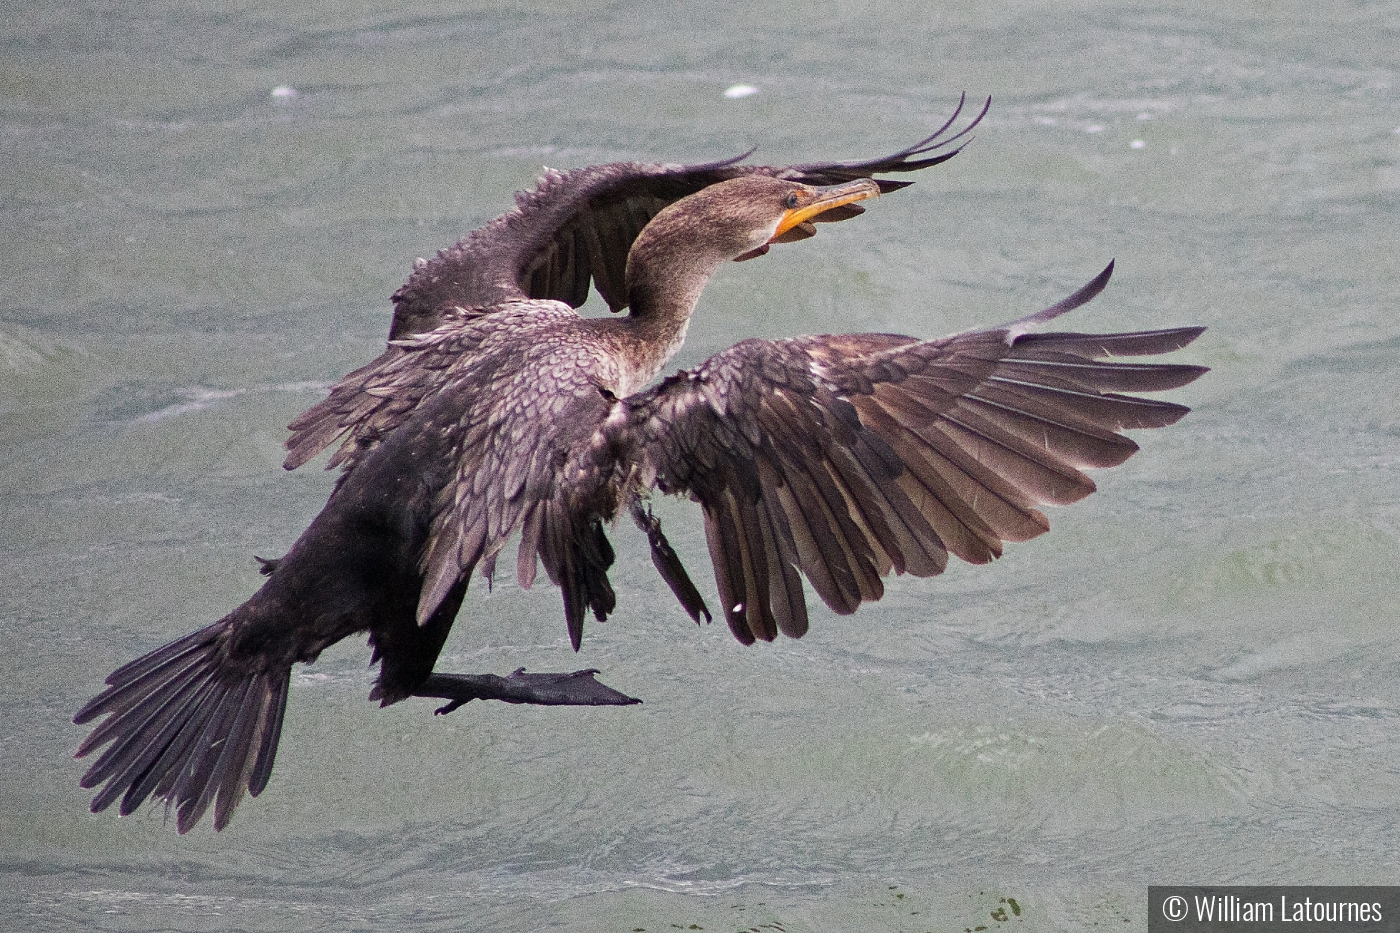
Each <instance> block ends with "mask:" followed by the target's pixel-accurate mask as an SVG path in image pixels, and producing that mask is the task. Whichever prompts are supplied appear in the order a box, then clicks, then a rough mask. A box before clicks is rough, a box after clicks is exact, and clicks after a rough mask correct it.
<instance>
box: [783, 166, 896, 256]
mask: <svg viewBox="0 0 1400 933" xmlns="http://www.w3.org/2000/svg"><path fill="white" fill-rule="evenodd" d="M803 193H804V194H805V195H807V197H805V198H803V199H802V202H801V203H799V204H798V205H797V206H796V207H793V208H789V209H788V210H787V212H786V213H784V214H783V216H782V219H781V220H779V221H778V229H777V230H776V231H775V232H774V233H773V237H772V239H770V240H769V241H768V242H770V243H779V242H784V241H783V240H780V239H779V238H780V237H782V236H783V234H785V233H787V232H788V231H789V230H791V229H793V228H794V227H796V226H798V225H799V224H805V223H808V222H809V221H812V220H814V219H816V218H817V216H818V215H820V214H824V213H826V212H827V211H829V210H832V209H833V208H837V207H844V206H845V205H847V204H852V203H854V202H856V201H864V200H865V199H866V198H875V197H879V196H880V186H879V185H877V184H875V182H874V180H873V179H870V178H857V179H856V180H855V181H848V182H846V183H845V184H841V185H826V186H823V187H820V188H808V189H806V191H805V192H803ZM855 213H859V209H857V210H856V211H855ZM841 219H845V218H844V217H843V218H841ZM808 235H809V236H810V234H808Z"/></svg>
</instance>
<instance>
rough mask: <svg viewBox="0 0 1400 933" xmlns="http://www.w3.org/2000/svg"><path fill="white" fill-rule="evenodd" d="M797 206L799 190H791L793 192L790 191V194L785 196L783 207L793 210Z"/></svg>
mask: <svg viewBox="0 0 1400 933" xmlns="http://www.w3.org/2000/svg"><path fill="white" fill-rule="evenodd" d="M796 206H797V192H796V191H791V192H789V193H788V196H787V197H786V198H783V207H786V208H787V209H788V210H792V209H793V208H794V207H796Z"/></svg>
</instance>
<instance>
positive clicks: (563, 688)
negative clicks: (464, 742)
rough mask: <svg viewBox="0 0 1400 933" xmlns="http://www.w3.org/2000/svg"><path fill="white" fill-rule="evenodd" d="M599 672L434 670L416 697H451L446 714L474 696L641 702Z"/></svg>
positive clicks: (565, 702)
mask: <svg viewBox="0 0 1400 933" xmlns="http://www.w3.org/2000/svg"><path fill="white" fill-rule="evenodd" d="M596 673H598V671H597V670H596V669H593V668H589V669H588V670H583V671H574V672H573V673H572V674H527V673H525V668H523V667H522V668H519V669H518V670H516V671H515V673H513V674H510V675H508V676H506V677H498V676H497V675H495V674H430V675H428V679H427V680H425V681H424V682H423V686H421V687H419V688H418V689H417V690H415V691H414V692H413V696H416V697H438V698H441V699H444V700H451V701H452V702H451V703H448V704H447V705H445V706H441V707H439V708H438V709H437V710H436V711H435V714H436V715H438V716H445V715H447V714H448V713H450V712H452V711H453V710H455V709H456V708H457V707H459V706H463V705H465V704H467V703H470V702H471V701H472V700H502V701H504V702H506V703H537V704H539V705H541V706H629V705H631V704H633V703H640V702H642V701H641V700H639V699H637V698H636V697H629V696H628V695H627V694H625V693H619V692H618V691H616V690H614V689H613V688H612V687H609V686H608V685H607V684H600V683H599V682H598V681H596V680H594V679H593V675H594V674H596Z"/></svg>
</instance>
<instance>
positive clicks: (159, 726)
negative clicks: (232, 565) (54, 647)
mask: <svg viewBox="0 0 1400 933" xmlns="http://www.w3.org/2000/svg"><path fill="white" fill-rule="evenodd" d="M231 619H232V617H228V618H225V619H223V620H221V621H220V622H216V623H215V624H213V625H211V626H208V627H206V628H204V629H201V630H200V631H198V632H194V633H192V634H190V635H187V636H185V637H184V638H181V639H178V640H176V641H173V642H171V643H170V644H168V645H165V646H164V647H161V648H157V649H156V650H155V651H152V652H151V653H150V654H147V655H145V656H144V657H141V658H138V659H136V660H135V661H132V662H131V663H130V664H126V665H124V666H122V667H120V668H118V669H117V670H116V671H114V672H113V673H112V674H111V676H109V677H108V678H107V684H108V688H107V690H105V691H104V692H103V693H101V694H99V695H98V696H97V697H95V698H93V700H92V701H91V702H89V703H88V704H87V705H86V706H84V707H83V708H82V709H81V710H79V711H78V714H77V715H76V716H75V717H74V718H73V721H74V722H75V723H79V724H82V723H86V722H89V721H91V720H93V719H96V718H97V717H99V716H106V717H107V718H106V719H105V720H104V721H103V722H102V723H101V724H100V725H98V726H97V727H96V728H95V729H94V730H93V731H92V734H91V735H89V736H88V737H87V739H86V740H84V741H83V743H82V745H80V746H79V747H78V752H77V756H76V757H79V758H82V757H84V756H86V755H88V754H90V753H91V752H93V751H95V750H96V749H98V748H101V747H102V746H104V745H108V743H110V745H109V747H108V748H107V749H106V751H104V752H103V753H102V755H101V756H100V757H99V758H98V759H97V761H96V762H94V763H93V765H92V767H90V768H89V769H88V771H87V773H86V774H84V775H83V778H82V781H81V782H80V783H81V785H82V786H83V787H88V788H91V787H97V786H98V785H105V786H103V787H102V789H101V790H100V791H99V792H98V794H97V796H95V797H94V798H93V801H92V810H93V812H94V813H96V812H99V811H101V810H105V809H106V808H107V807H108V806H110V805H111V804H112V803H113V802H114V801H116V800H117V799H118V798H120V799H121V806H120V808H119V809H120V812H121V814H122V815H123V816H125V815H127V814H129V813H131V812H133V811H134V810H135V809H136V808H137V807H139V806H140V805H141V804H142V803H143V802H145V800H146V799H147V798H148V797H151V796H154V797H156V798H159V799H164V800H165V802H166V808H167V812H169V810H170V809H171V808H174V809H175V811H176V814H177V828H178V829H179V831H180V832H181V833H184V832H187V831H189V829H190V828H191V827H193V826H194V825H195V824H196V823H198V822H199V820H200V818H201V817H202V816H203V815H204V813H205V812H206V811H207V810H208V809H209V806H210V804H211V803H212V804H214V805H215V807H214V828H215V829H223V828H224V826H226V825H227V824H228V821H229V817H230V816H231V815H232V814H233V810H234V808H235V807H236V806H237V805H238V802H239V801H240V800H241V799H242V798H243V794H244V792H245V791H248V792H250V793H251V794H252V795H253V796H255V797H256V796H257V795H258V794H259V793H261V792H262V790H263V788H265V787H266V786H267V781H268V778H269V777H270V776H271V774H272V763H273V759H274V758H275V756H276V753H277V740H278V738H279V736H280V734H281V731H282V715H283V712H284V710H285V709H286V702H287V686H288V681H289V680H290V677H291V667H290V665H288V666H287V667H285V668H280V669H272V670H268V669H261V670H259V669H251V670H250V669H248V668H247V667H243V666H240V665H237V664H234V663H231V662H230V661H229V660H228V659H227V656H226V653H225V652H224V651H223V650H222V643H223V639H222V638H221V636H222V635H223V634H224V633H225V632H226V631H227V630H228V628H229V626H230V622H231Z"/></svg>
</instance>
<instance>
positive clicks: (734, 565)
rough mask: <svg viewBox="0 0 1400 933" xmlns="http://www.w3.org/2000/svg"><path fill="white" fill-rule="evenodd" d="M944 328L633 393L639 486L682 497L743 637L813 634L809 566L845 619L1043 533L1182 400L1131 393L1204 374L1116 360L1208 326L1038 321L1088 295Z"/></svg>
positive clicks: (844, 340)
mask: <svg viewBox="0 0 1400 933" xmlns="http://www.w3.org/2000/svg"><path fill="white" fill-rule="evenodd" d="M1112 268H1113V266H1112V263H1110V264H1109V266H1108V268H1106V269H1105V270H1104V271H1103V272H1102V273H1101V274H1100V275H1099V276H1098V277H1097V278H1096V279H1095V280H1094V281H1093V282H1091V283H1089V284H1088V285H1087V286H1085V287H1084V288H1083V289H1081V290H1080V291H1079V292H1077V293H1075V294H1074V295H1072V296H1071V297H1069V298H1067V299H1065V300H1064V301H1062V302H1060V303H1059V304H1057V305H1055V306H1053V307H1051V308H1047V309H1046V310H1045V311H1042V312H1040V313H1039V314H1036V315H1033V316H1031V317H1029V318H1025V319H1023V320H1021V321H1017V322H1015V323H1013V324H1009V325H1005V326H1002V327H995V328H989V329H985V330H979V331H972V332H969V333H964V334H959V335H956V336H953V337H947V338H943V339H940V340H932V341H919V340H916V339H914V338H912V337H901V336H895V335H888V334H854V335H847V336H825V337H804V338H798V339H795V340H781V341H760V340H751V341H745V342H744V343H741V344H738V345H736V346H734V347H732V348H730V349H729V350H726V351H724V352H723V353H720V354H717V355H716V356H713V357H711V358H710V359H709V360H707V361H706V362H705V363H704V364H702V365H701V366H700V367H698V368H697V369H695V370H691V371H688V372H681V373H679V374H678V375H676V376H674V377H671V378H670V379H668V380H666V381H664V382H662V383H661V384H659V385H657V386H656V387H654V388H652V389H650V390H648V391H647V392H644V393H640V394H639V395H637V396H634V397H632V398H631V399H628V400H626V402H625V404H627V405H628V407H629V418H628V419H627V421H626V423H625V425H624V426H622V427H619V428H618V429H617V431H618V433H620V434H623V435H626V437H625V441H626V442H629V443H631V444H632V445H633V451H634V453H633V456H634V457H635V459H636V460H637V462H638V463H639V464H641V465H642V476H643V479H644V480H646V481H651V482H654V483H655V485H656V486H657V487H658V488H660V489H662V490H663V491H665V492H669V493H681V492H685V493H688V494H689V495H690V496H691V497H692V498H694V499H697V500H698V501H699V502H700V504H701V507H702V509H703V511H704V517H705V535H706V539H707V542H708V545H709V551H710V555H711V558H712V561H713V564H714V569H715V578H716V582H717V584H718V588H719V593H720V598H721V599H722V600H723V601H724V612H725V616H726V618H727V620H728V622H729V626H730V628H731V629H732V630H733V632H734V634H735V636H736V637H737V638H738V639H739V640H740V641H742V642H744V643H751V642H752V641H754V639H756V638H762V639H765V640H771V639H773V638H774V637H775V636H776V635H777V633H778V632H783V633H784V634H787V635H790V636H793V637H797V636H800V635H802V634H803V633H804V632H805V631H806V630H807V607H806V602H805V598H804V595H803V590H802V582H801V578H800V577H799V576H798V573H797V572H798V571H799V570H800V571H801V572H802V573H803V574H805V575H806V577H807V579H808V580H809V581H810V582H811V584H812V586H813V587H814V588H815V589H816V591H817V594H818V595H819V596H820V597H821V598H822V600H823V601H824V602H826V604H827V605H828V606H830V607H831V608H832V609H833V610H835V611H836V612H839V613H849V612H853V611H854V610H855V609H856V607H857V606H859V604H860V603H862V602H865V601H870V600H876V599H879V598H880V596H881V595H882V594H883V584H882V582H881V577H883V576H885V575H887V574H888V573H889V572H890V571H891V570H894V571H895V572H898V573H912V574H915V575H917V576H932V575H934V574H938V573H940V572H942V571H943V569H944V568H945V566H946V565H947V561H948V554H949V553H952V554H955V555H956V556H958V557H960V558H962V559H963V560H966V561H970V562H973V563H983V562H986V561H989V560H991V559H992V558H994V557H997V556H999V555H1000V554H1001V549H1002V542H1004V541H1024V540H1026V539H1028V538H1032V537H1034V536H1036V535H1038V534H1040V533H1042V532H1044V531H1046V530H1047V529H1048V528H1049V524H1048V522H1047V521H1046V519H1045V516H1044V515H1043V514H1042V513H1041V512H1040V511H1039V509H1038V508H1037V507H1036V506H1037V505H1039V504H1044V503H1050V504H1056V505H1059V504H1064V503H1069V502H1074V501H1076V500H1078V499H1081V498H1083V497H1084V496H1086V495H1088V494H1089V493H1091V492H1093V490H1094V484H1093V482H1092V481H1091V480H1090V479H1089V478H1088V477H1087V476H1085V475H1084V473H1083V472H1081V471H1082V470H1083V468H1085V467H1105V466H1113V465H1116V464H1118V463H1122V462H1123V461H1124V460H1126V459H1127V458H1128V457H1129V456H1131V455H1132V454H1133V452H1134V451H1136V450H1137V445H1136V444H1134V443H1133V442H1132V441H1131V440H1129V439H1128V438H1126V437H1124V436H1123V435H1122V434H1120V433H1118V432H1119V431H1121V430H1123V429H1127V428H1153V427H1161V426H1164V425H1168V424H1172V423H1173V422H1175V421H1177V420H1178V419H1179V418H1181V417H1182V416H1183V415H1184V414H1185V413H1186V412H1187V409H1186V408H1185V407H1183V406H1181V405H1177V404H1173V403H1171V402H1164V401H1159V400H1155V399H1144V398H1138V397H1134V396H1131V395H1125V394H1122V393H1125V392H1154V391H1159V390H1164V389H1172V388H1176V387H1179V386H1182V385H1185V384H1186V383H1189V382H1191V381H1192V380H1194V379H1196V378H1197V377H1198V376H1200V375H1201V374H1202V373H1204V372H1205V371H1206V370H1205V369H1204V368H1202V367H1199V366H1186V365H1170V364H1142V363H1131V362H1121V361H1119V360H1118V359H1117V358H1118V357H1131V356H1140V355H1147V354H1157V353H1166V352H1169V351H1172V350H1176V349H1179V348H1181V347H1183V346H1185V345H1186V344H1188V343H1190V342H1191V341H1192V340H1194V339H1195V338H1196V337H1197V336H1198V335H1199V334H1200V333H1201V331H1202V328H1198V327H1191V328H1178V329H1173V330H1161V331H1152V332H1145V333H1131V334H1074V333H1045V334H1038V333H1030V332H1028V330H1027V329H1028V328H1029V327H1030V326H1031V325H1033V324H1038V323H1041V322H1043V321H1047V320H1049V319H1051V318H1053V317H1056V316H1058V315H1060V314H1063V313H1065V312H1066V311H1069V310H1072V309H1073V308H1076V307H1078V306H1080V305H1082V304H1084V303H1085V302H1087V301H1089V300H1090V299H1092V298H1093V297H1094V296H1095V295H1097V294H1098V293H1099V291H1101V290H1102V289H1103V287H1104V285H1105V284H1107V281H1108V277H1109V275H1110V274H1111V272H1112Z"/></svg>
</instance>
